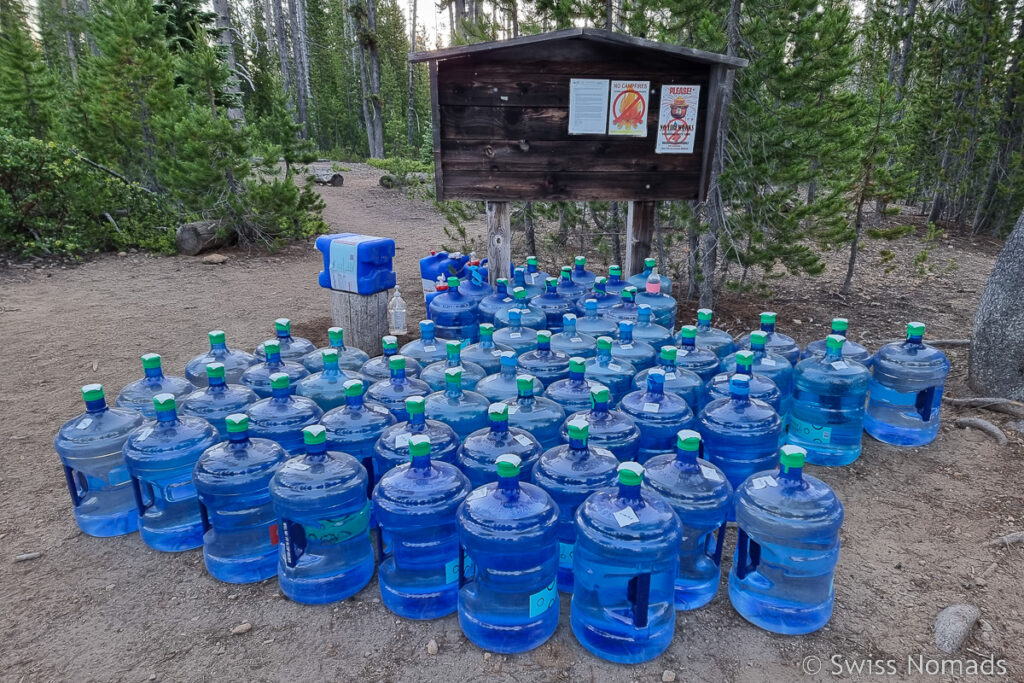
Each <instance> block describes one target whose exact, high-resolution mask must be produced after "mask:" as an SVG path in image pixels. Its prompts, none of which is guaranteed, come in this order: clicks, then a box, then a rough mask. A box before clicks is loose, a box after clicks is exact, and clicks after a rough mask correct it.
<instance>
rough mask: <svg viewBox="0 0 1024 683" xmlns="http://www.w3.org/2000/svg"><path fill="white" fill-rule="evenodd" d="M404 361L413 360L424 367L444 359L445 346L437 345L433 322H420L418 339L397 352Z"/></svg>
mask: <svg viewBox="0 0 1024 683" xmlns="http://www.w3.org/2000/svg"><path fill="white" fill-rule="evenodd" d="M399 353H400V354H402V355H403V356H405V357H406V359H409V360H414V361H416V362H417V363H418V364H419V365H421V366H423V367H426V366H428V365H430V364H431V363H436V362H437V361H439V360H444V359H445V345H444V344H443V343H438V340H437V337H435V336H434V321H433V320H421V321H420V338H419V339H414V340H412V341H411V342H409V343H407V344H405V345H404V346H402V349H401V350H400V351H399Z"/></svg>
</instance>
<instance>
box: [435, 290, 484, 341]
mask: <svg viewBox="0 0 1024 683" xmlns="http://www.w3.org/2000/svg"><path fill="white" fill-rule="evenodd" d="M459 284H460V283H459V278H457V277H450V278H448V291H446V292H443V293H441V294H438V295H437V296H436V297H434V298H433V299H431V300H430V305H429V306H428V307H427V308H428V315H429V316H430V319H431V320H433V321H434V325H435V327H434V333H435V334H436V335H437V336H438V337H440V338H441V339H462V338H464V337H470V338H472V340H473V341H474V342H475V341H476V326H477V320H476V303H477V302H476V300H475V299H473V298H472V297H468V296H466V295H465V294H462V293H460V292H459Z"/></svg>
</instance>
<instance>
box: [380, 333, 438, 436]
mask: <svg viewBox="0 0 1024 683" xmlns="http://www.w3.org/2000/svg"><path fill="white" fill-rule="evenodd" d="M455 343H456V344H458V342H455ZM388 364H389V365H390V366H391V377H389V378H387V379H381V380H377V381H376V382H374V383H373V384H371V385H370V388H369V389H367V390H366V398H367V399H369V400H371V401H374V402H376V403H379V404H380V405H382V406H384V407H385V408H387V409H388V410H390V411H391V414H392V415H394V416H395V420H397V421H398V422H404V421H405V420H408V419H409V414H408V413H406V412H405V399H407V398H409V397H410V396H426V395H427V394H429V393H430V385H429V384H427V383H426V382H424V381H423V380H421V379H417V378H415V377H406V376H405V356H391V358H390V359H389V360H388Z"/></svg>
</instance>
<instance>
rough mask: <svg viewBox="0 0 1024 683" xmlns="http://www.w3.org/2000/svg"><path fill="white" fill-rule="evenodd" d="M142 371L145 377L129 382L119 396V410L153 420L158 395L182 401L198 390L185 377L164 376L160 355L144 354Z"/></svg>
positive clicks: (117, 403)
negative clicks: (154, 404)
mask: <svg viewBox="0 0 1024 683" xmlns="http://www.w3.org/2000/svg"><path fill="white" fill-rule="evenodd" d="M142 371H143V373H144V375H143V377H142V378H141V379H137V380H135V381H134V382H129V383H128V384H126V385H125V387H124V389H121V393H119V394H118V395H117V399H116V400H115V401H114V405H116V406H117V407H118V408H129V409H131V410H135V411H138V412H140V413H142V415H143V417H146V418H148V419H150V420H152V419H153V418H155V417H156V411H155V410H154V409H153V398H154V397H155V396H156V395H157V394H171V395H172V396H174V397H175V398H176V399H182V398H185V397H186V396H188V395H189V394H191V393H192V392H193V391H195V390H196V386H195V385H194V384H192V382H189V381H188V380H187V379H185V378H184V377H175V376H174V375H164V371H163V368H162V367H161V360H160V354H157V353H147V354H144V355H143V356H142Z"/></svg>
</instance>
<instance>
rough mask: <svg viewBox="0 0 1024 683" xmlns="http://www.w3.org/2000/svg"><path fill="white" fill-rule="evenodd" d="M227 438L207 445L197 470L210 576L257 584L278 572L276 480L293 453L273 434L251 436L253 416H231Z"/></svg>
mask: <svg viewBox="0 0 1024 683" xmlns="http://www.w3.org/2000/svg"><path fill="white" fill-rule="evenodd" d="M226 422H227V440H226V441H221V442H220V443H218V444H216V445H214V446H211V447H210V448H207V449H206V451H204V452H203V454H202V455H201V456H200V457H199V461H198V462H196V466H195V468H194V469H193V471H192V479H193V481H194V482H195V485H196V493H197V495H198V497H199V510H200V515H201V518H202V522H203V531H204V533H203V559H204V560H205V562H206V571H208V572H210V576H212V577H213V578H215V579H217V580H219V581H225V582H227V583H252V582H254V581H263V580H264V579H269V578H270V577H272V576H276V575H277V554H278V548H277V546H278V528H277V515H275V514H274V506H273V504H272V503H271V501H270V488H269V487H270V479H271V477H273V476H274V473H275V472H276V471H277V469H278V467H280V466H281V464H282V463H284V461H285V460H286V459H287V458H288V456H287V455H286V454H285V452H284V449H283V448H281V447H280V446H279V445H277V444H276V443H274V442H273V441H271V440H270V439H256V438H250V437H249V418H247V417H246V416H245V415H243V414H240V413H235V414H233V415H229V416H228V417H227V420H226Z"/></svg>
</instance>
